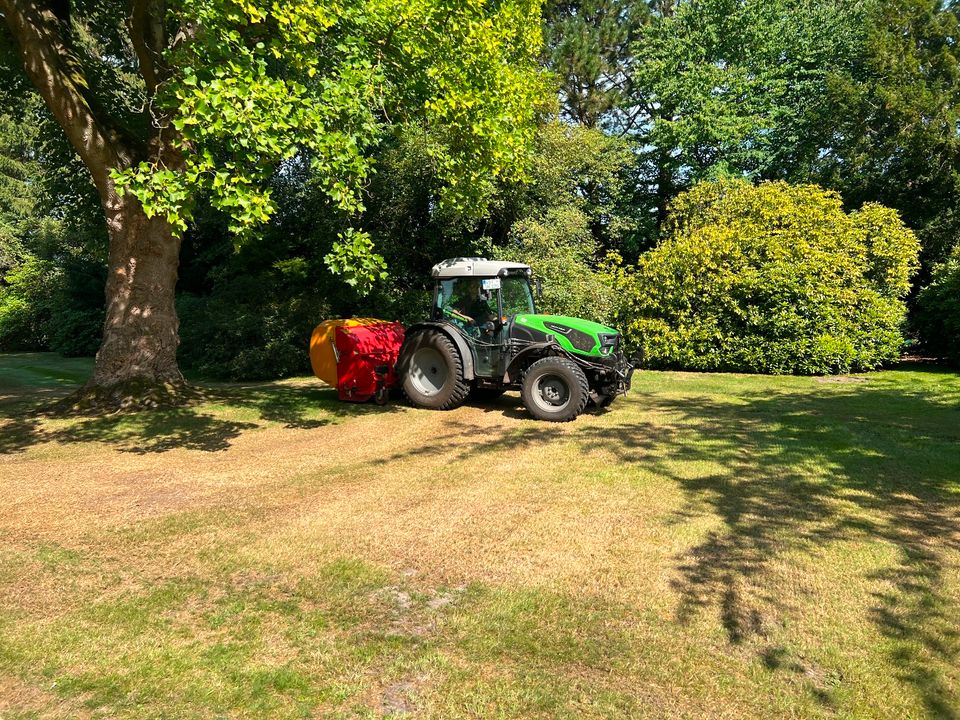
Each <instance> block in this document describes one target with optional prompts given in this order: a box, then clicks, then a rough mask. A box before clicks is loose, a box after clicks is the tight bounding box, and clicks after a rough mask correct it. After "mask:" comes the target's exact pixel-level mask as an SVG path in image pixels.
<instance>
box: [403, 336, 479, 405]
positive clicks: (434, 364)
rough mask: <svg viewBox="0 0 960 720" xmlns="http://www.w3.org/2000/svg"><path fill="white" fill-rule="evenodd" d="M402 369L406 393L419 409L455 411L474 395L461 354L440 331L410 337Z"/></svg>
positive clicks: (404, 345) (406, 343)
mask: <svg viewBox="0 0 960 720" xmlns="http://www.w3.org/2000/svg"><path fill="white" fill-rule="evenodd" d="M398 365H399V366H400V369H401V373H402V377H403V392H404V393H405V394H406V396H407V397H408V398H409V399H410V402H412V403H413V404H414V405H417V406H418V407H423V408H429V409H431V410H452V409H453V408H455V407H458V406H459V405H461V404H462V403H463V401H464V400H465V399H466V397H467V394H468V393H469V392H470V386H469V385H468V384H467V382H466V381H465V380H464V378H463V360H462V359H461V358H460V352H459V351H458V350H457V348H456V346H455V345H454V344H453V341H452V340H451V339H450V338H449V337H447V336H446V335H445V334H444V333H442V332H440V331H439V330H425V331H422V332H418V333H416V334H415V335H413V336H410V337H408V338H407V340H406V342H404V344H403V349H402V351H401V353H400V362H399V363H398Z"/></svg>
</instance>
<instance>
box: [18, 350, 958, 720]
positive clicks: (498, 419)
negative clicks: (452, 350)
mask: <svg viewBox="0 0 960 720" xmlns="http://www.w3.org/2000/svg"><path fill="white" fill-rule="evenodd" d="M87 367H88V366H87V364H86V363H85V362H84V361H68V360H62V359H59V358H55V357H52V356H46V355H7V356H0V417H2V420H0V498H2V502H0V717H2V718H4V719H7V718H35V717H36V718H46V717H51V718H52V717H62V718H67V717H69V718H73V717H93V718H97V717H109V718H215V717H244V718H246V717H258V718H300V717H329V718H341V717H343V718H346V717H361V718H364V717H382V716H390V715H395V716H402V717H418V718H419V717H423V718H461V717H475V718H513V717H525V718H526V717H529V718H534V717H551V718H552V717H561V718H591V717H611V718H622V717H639V718H645V717H650V718H656V717H689V718H701V717H711V718H713V717H717V718H721V717H722V718H761V717H762V718H771V717H830V718H833V717H858V718H859V717H877V718H881V717H882V718H907V717H916V718H920V717H936V718H954V717H960V375H957V374H954V373H950V372H946V371H939V370H936V369H932V368H925V367H907V368H904V369H902V370H896V371H890V372H883V373H877V374H872V375H868V376H864V377H865V379H864V380H862V381H857V380H852V379H847V378H837V379H826V380H824V379H815V378H794V377H787V378H768V377H748V376H733V375H692V374H680V373H639V374H638V375H636V376H635V381H634V389H633V391H632V392H631V393H630V395H629V397H628V398H626V399H625V400H621V401H618V402H617V403H615V404H614V405H613V407H612V408H611V409H610V411H609V412H606V413H604V414H593V415H586V416H584V417H582V418H581V419H579V420H578V421H577V422H575V423H572V424H569V425H563V426H555V425H545V424H540V423H536V422H534V421H531V420H529V419H527V417H526V415H525V413H524V411H523V409H522V407H521V406H520V404H519V400H518V399H517V398H516V397H511V396H507V397H505V398H503V399H502V400H501V401H499V402H497V403H495V404H492V405H487V406H483V407H464V408H461V409H460V410H457V411H454V412H450V413H433V412H426V411H419V410H414V409H411V408H407V407H404V406H402V405H392V406H389V407H386V408H377V407H374V406H354V405H344V404H340V403H338V402H337V401H336V400H335V398H334V395H333V393H332V391H330V390H327V389H324V388H323V387H321V386H320V385H319V384H318V383H316V382H314V381H312V380H307V379H303V380H297V381H287V382H278V383H267V384H250V385H217V386H209V387H208V388H207V391H206V398H207V399H206V400H205V401H203V402H198V404H196V405H195V406H194V407H190V408H185V409H179V410H174V411H163V412H152V413H142V414H138V415H127V416H115V417H106V418H77V419H71V420H63V419H53V418H46V417H43V416H40V415H37V414H36V413H35V409H36V408H37V407H39V406H41V405H43V404H44V403H47V402H49V401H50V400H51V399H53V398H56V397H57V396H58V395H61V394H65V393H67V392H69V391H70V389H71V388H73V387H74V386H75V384H76V383H77V382H78V381H79V380H81V379H82V378H83V377H84V375H85V373H86V371H87Z"/></svg>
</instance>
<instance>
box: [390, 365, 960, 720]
mask: <svg viewBox="0 0 960 720" xmlns="http://www.w3.org/2000/svg"><path fill="white" fill-rule="evenodd" d="M930 372H931V373H937V371H936V370H931V371H930ZM945 378H946V379H947V382H945V383H944V384H942V385H930V384H927V383H917V384H916V387H915V388H914V389H910V388H911V386H910V385H909V382H910V381H909V380H903V379H897V380H895V381H889V382H888V381H885V380H883V379H877V378H872V379H870V380H869V381H868V382H866V383H820V382H811V383H810V385H809V386H807V387H806V388H801V389H796V390H788V391H784V390H774V391H770V392H766V393H761V392H758V391H750V392H748V393H745V394H740V395H738V396H736V397H733V396H727V397H720V398H717V397H716V396H700V397H697V396H690V395H687V396H677V395H670V394H663V393H640V392H636V391H635V392H634V393H633V394H632V395H631V397H630V400H629V403H630V404H632V405H639V406H642V407H644V408H646V409H647V410H650V411H651V412H652V413H653V417H654V419H653V420H644V421H642V422H619V423H616V422H615V423H611V422H610V421H611V420H614V419H615V418H616V414H617V411H616V407H615V408H614V410H613V411H612V412H611V414H610V415H608V416H607V417H605V418H603V419H601V420H599V421H598V422H590V421H589V420H587V419H586V418H584V419H582V420H581V421H579V422H578V423H574V424H570V425H553V424H548V423H539V424H530V425H528V426H515V425H514V426H511V427H500V428H497V427H492V428H491V427H478V426H476V425H471V424H469V423H457V422H451V423H448V424H447V425H446V426H445V428H444V430H443V433H442V435H440V436H438V437H436V438H433V439H432V441H431V442H430V443H429V444H426V445H424V446H422V447H417V448H413V449H411V450H406V451H404V452H403V453H400V454H398V455H397V456H396V457H394V458H391V459H401V458H407V457H427V456H438V455H448V456H449V457H450V458H451V460H455V461H463V460H477V459H481V458H482V457H483V456H485V455H487V454H489V453H510V452H514V451H519V450H523V449H527V448H530V447H540V446H550V445H553V444H558V443H564V444H569V443H574V444H577V445H579V446H580V448H581V449H582V450H583V451H584V452H599V453H603V454H607V455H610V456H612V457H613V458H615V460H616V462H617V464H618V466H619V468H620V469H621V470H622V472H623V473H624V474H626V473H629V472H630V470H631V468H643V469H644V471H645V472H646V473H652V474H655V475H657V476H659V477H662V478H665V479H668V480H670V481H673V482H675V483H677V485H678V486H679V487H680V488H681V489H682V490H683V491H684V495H685V498H686V499H685V503H684V505H683V507H682V508H680V509H679V510H678V511H677V512H676V514H675V516H674V517H672V518H670V519H669V520H668V522H671V523H678V524H679V523H685V522H689V521H691V520H694V519H697V518H701V517H711V518H717V519H718V520H719V527H717V528H716V529H714V530H712V531H710V532H708V533H707V534H706V536H705V537H703V539H702V540H701V541H700V542H698V543H697V544H696V545H695V546H694V547H693V548H691V549H690V550H689V551H688V552H686V553H684V554H683V555H682V556H680V557H678V558H677V570H678V579H677V581H676V584H675V588H676V590H677V592H678V594H679V598H680V600H679V604H678V608H677V612H676V619H677V621H678V622H680V623H689V622H692V621H693V620H694V619H695V618H696V617H697V616H698V615H700V614H702V613H705V612H710V613H712V612H717V613H718V615H719V617H720V620H721V623H722V625H723V628H724V630H725V632H726V635H727V639H728V641H729V642H730V643H731V645H733V646H740V647H741V648H743V649H744V650H745V651H747V652H750V651H753V652H756V653H757V654H758V657H759V659H760V660H761V662H763V663H764V665H765V666H766V667H768V668H769V669H771V670H775V671H778V672H793V673H797V674H800V675H802V676H803V679H804V680H805V681H806V682H807V684H808V687H809V688H810V691H811V693H812V694H813V695H814V696H815V697H816V698H817V699H818V700H819V701H820V702H822V703H823V704H825V705H827V706H831V705H833V704H835V702H836V695H835V693H834V689H835V688H836V687H837V686H838V685H840V684H841V683H842V678H841V677H839V675H838V673H837V672H836V671H835V670H833V669H831V668H825V667H819V666H817V665H816V664H815V663H814V662H813V661H812V660H810V659H808V658H804V657H799V656H796V655H792V654H791V652H790V650H789V649H788V648H785V647H780V646H778V645H777V644H776V642H775V641H774V640H773V635H774V633H775V630H776V626H777V624H778V623H779V622H780V621H781V620H782V619H783V617H784V615H785V614H787V613H789V612H790V611H791V610H794V611H799V607H791V603H792V602H796V603H797V605H799V604H800V603H799V602H798V601H797V600H792V599H791V598H790V597H785V596H784V595H783V591H782V584H781V582H780V581H779V580H778V576H777V573H779V572H782V569H783V567H784V566H785V565H791V564H792V563H794V562H795V561H796V558H797V557H798V556H806V557H807V558H808V559H811V560H812V562H814V563H816V562H827V561H828V560H827V558H828V557H829V558H836V557H843V552H845V551H844V550H841V549H839V548H838V549H837V552H839V553H840V554H839V555H837V554H836V553H834V554H833V555H830V554H829V551H830V550H831V546H834V545H836V544H839V543H853V545H854V546H856V544H857V543H860V542H874V543H875V542H876V541H880V543H879V545H880V546H885V547H886V548H889V549H890V550H891V551H892V556H893V559H892V560H891V559H889V558H887V556H886V550H885V549H881V550H880V552H882V553H883V557H884V558H886V560H884V559H883V558H881V559H878V560H875V562H878V563H884V562H886V566H885V567H882V568H881V569H879V570H874V569H871V568H866V569H860V568H857V567H852V568H849V569H847V568H842V569H841V570H842V571H841V572H839V573H837V574H835V575H834V576H841V577H842V576H843V574H844V572H853V573H855V574H857V573H859V575H860V578H861V580H862V581H865V582H867V583H868V584H869V585H870V586H871V587H874V588H877V589H876V590H874V591H873V593H874V594H873V595H872V597H871V598H870V603H871V605H872V607H871V609H870V611H869V621H871V622H872V623H873V624H874V626H875V628H876V629H877V630H878V631H879V632H880V634H881V635H883V636H884V637H885V638H886V639H887V640H888V642H889V646H888V647H889V652H890V660H891V662H892V663H893V665H895V666H896V667H897V668H898V674H899V678H900V679H901V681H902V682H904V683H906V684H909V685H910V686H912V687H913V688H914V689H915V690H916V692H917V694H918V696H919V697H920V698H922V702H923V703H924V704H925V706H926V708H927V710H928V712H929V713H930V715H931V716H935V717H939V718H948V719H950V718H958V717H960V713H958V710H957V708H958V707H960V690H958V686H957V678H956V672H957V671H956V668H957V667H958V666H960V634H958V628H960V607H958V602H957V595H958V588H956V587H954V586H948V582H950V580H949V574H950V571H951V569H952V567H953V566H954V564H955V563H956V562H957V558H958V557H960V379H958V378H957V377H956V376H955V375H945ZM905 388H906V389H905ZM518 407H519V406H518V403H517V402H516V400H515V399H513V398H509V397H506V398H502V399H500V400H498V401H497V402H496V403H493V404H491V408H490V409H491V411H497V412H504V410H505V409H506V410H516V411H517V412H519V409H518ZM954 582H955V581H954ZM800 585H801V590H800V592H804V590H803V589H802V583H800ZM811 592H813V590H811ZM829 592H830V593H832V594H833V596H834V599H836V598H837V597H839V602H843V593H844V592H845V589H844V588H837V587H832V588H829ZM800 600H802V598H801V599H800Z"/></svg>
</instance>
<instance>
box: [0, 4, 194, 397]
mask: <svg viewBox="0 0 960 720" xmlns="http://www.w3.org/2000/svg"><path fill="white" fill-rule="evenodd" d="M0 13H2V15H3V17H4V19H5V20H6V23H7V27H8V28H9V30H10V32H11V34H12V36H13V39H14V40H15V42H16V44H17V45H18V47H19V50H20V55H21V57H22V59H23V66H24V70H25V71H26V73H27V76H28V77H29V78H30V80H31V81H32V83H33V85H34V87H36V89H37V91H38V92H39V93H40V95H41V97H43V99H44V102H45V103H46V105H47V107H48V108H49V109H50V111H51V112H52V113H53V115H54V117H55V118H56V119H57V122H58V123H59V124H60V126H61V127H62V128H63V130H64V132H65V133H66V136H67V139H68V140H69V141H70V143H71V145H73V147H74V149H75V150H76V151H77V154H78V155H79V156H80V158H81V159H82V160H83V162H84V164H85V165H86V166H87V168H88V169H89V170H90V176H91V178H92V179H93V182H94V184H95V185H96V187H97V191H98V192H99V194H100V198H101V202H102V204H103V209H104V214H105V216H106V221H107V230H108V233H109V236H110V258H109V267H108V273H109V274H108V276H107V286H106V301H107V318H106V325H105V327H104V332H103V343H102V344H101V346H100V351H99V352H98V353H97V359H96V363H95V366H94V371H93V377H92V378H91V379H90V382H88V383H87V385H86V386H85V387H84V388H83V390H81V392H80V398H79V399H80V401H81V403H80V404H81V405H82V406H84V407H86V406H89V405H97V406H99V405H106V406H118V405H119V406H123V405H128V404H133V405H144V404H146V405H151V404H155V403H156V402H163V401H165V400H167V399H169V398H170V397H171V396H176V395H177V394H178V393H177V392H176V391H177V390H178V389H179V387H180V386H181V385H182V384H183V376H182V375H181V374H180V370H179V369H178V367H177V342H178V340H177V337H178V323H177V314H176V310H175V308H174V289H175V287H176V283H177V263H178V257H179V253H180V240H179V239H178V238H176V237H175V236H174V234H173V232H172V229H171V227H170V224H169V223H168V222H167V221H166V219H165V218H163V217H153V218H148V217H147V216H146V213H145V212H144V210H143V208H142V207H141V205H140V202H139V201H138V200H137V199H136V198H134V197H133V196H131V195H126V196H124V197H120V196H119V195H118V193H117V188H116V186H115V184H114V181H113V178H112V171H114V170H122V169H124V168H129V167H132V166H133V165H134V164H135V163H136V162H138V161H140V160H144V159H152V160H154V161H157V162H158V163H160V164H161V165H162V166H163V167H166V168H177V167H178V166H179V165H180V164H181V162H182V159H181V158H180V156H179V153H178V152H177V150H176V149H175V148H174V144H173V142H172V141H173V137H172V130H170V129H168V130H167V131H166V132H167V136H166V137H165V138H164V137H163V133H162V131H161V128H164V127H168V125H169V123H168V122H166V121H163V122H159V121H157V118H154V117H153V116H152V115H151V117H150V120H151V132H150V133H149V136H148V137H146V138H134V137H131V136H130V135H129V133H128V132H127V130H126V129H125V125H124V123H122V122H117V121H116V118H114V117H112V116H110V115H109V114H108V113H106V111H105V110H104V109H103V108H99V109H98V110H95V109H94V108H95V107H99V106H98V105H97V103H95V102H94V103H93V104H91V102H90V99H89V97H88V89H89V88H88V83H87V82H86V79H85V78H84V77H83V69H82V66H81V65H79V64H78V63H77V62H76V58H75V56H76V54H77V53H76V50H77V49H76V47H74V45H73V37H72V36H73V29H72V26H71V21H70V3H62V2H57V3H54V2H46V3H43V2H33V1H31V0H0ZM165 15H166V11H165V8H164V5H163V3H162V1H161V0H134V2H133V3H132V6H131V14H130V19H129V27H130V33H131V43H132V45H133V48H134V50H135V52H136V54H137V58H138V62H139V65H140V71H141V75H142V76H143V80H144V85H145V90H146V93H147V96H148V97H150V98H152V97H153V96H154V94H155V91H156V87H157V83H158V82H159V80H160V77H159V75H158V72H160V71H161V70H162V67H160V65H158V63H159V62H160V61H161V59H162V57H163V52H164V49H165V40H164V37H165V36H164V32H163V31H164V26H163V19H164V17H165ZM91 401H92V402H91Z"/></svg>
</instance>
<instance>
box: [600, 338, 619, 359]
mask: <svg viewBox="0 0 960 720" xmlns="http://www.w3.org/2000/svg"><path fill="white" fill-rule="evenodd" d="M599 338H600V354H601V355H611V354H614V353H616V352H617V349H618V348H619V347H620V334H619V333H600V336H599Z"/></svg>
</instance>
